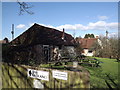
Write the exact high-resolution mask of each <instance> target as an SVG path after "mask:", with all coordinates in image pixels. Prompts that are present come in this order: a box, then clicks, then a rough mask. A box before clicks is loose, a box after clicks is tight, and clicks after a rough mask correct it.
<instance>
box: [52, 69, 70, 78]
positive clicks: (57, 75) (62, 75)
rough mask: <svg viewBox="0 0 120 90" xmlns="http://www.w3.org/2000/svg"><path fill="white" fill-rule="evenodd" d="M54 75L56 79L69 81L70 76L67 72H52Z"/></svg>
mask: <svg viewBox="0 0 120 90" xmlns="http://www.w3.org/2000/svg"><path fill="white" fill-rule="evenodd" d="M52 75H53V77H54V78H57V79H62V80H67V78H68V74H67V72H60V71H52Z"/></svg>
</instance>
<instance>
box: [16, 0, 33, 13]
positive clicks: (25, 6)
mask: <svg viewBox="0 0 120 90" xmlns="http://www.w3.org/2000/svg"><path fill="white" fill-rule="evenodd" d="M17 3H18V4H19V7H20V13H19V15H23V13H24V12H26V13H28V14H30V15H32V14H34V12H32V11H30V10H29V9H30V8H32V7H33V6H30V5H28V4H27V3H26V2H20V1H18V0H17Z"/></svg>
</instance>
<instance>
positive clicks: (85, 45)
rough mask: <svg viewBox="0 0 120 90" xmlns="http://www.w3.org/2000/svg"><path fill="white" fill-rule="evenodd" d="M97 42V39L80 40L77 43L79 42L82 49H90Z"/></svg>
mask: <svg viewBox="0 0 120 90" xmlns="http://www.w3.org/2000/svg"><path fill="white" fill-rule="evenodd" d="M95 41H97V38H78V39H77V42H79V43H80V44H81V46H82V48H86V49H89V48H91V47H92V46H93V44H94V43H95Z"/></svg>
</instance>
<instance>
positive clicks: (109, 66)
mask: <svg viewBox="0 0 120 90" xmlns="http://www.w3.org/2000/svg"><path fill="white" fill-rule="evenodd" d="M94 58H96V59H98V60H99V61H100V62H102V63H100V67H88V66H84V67H85V68H86V69H87V70H88V71H89V72H90V83H91V88H109V87H108V85H107V83H106V82H105V81H107V82H108V83H109V84H110V86H111V87H112V88H117V87H118V86H117V85H118V62H116V59H108V58H98V57H94ZM111 80H112V81H111ZM116 84H117V85H116Z"/></svg>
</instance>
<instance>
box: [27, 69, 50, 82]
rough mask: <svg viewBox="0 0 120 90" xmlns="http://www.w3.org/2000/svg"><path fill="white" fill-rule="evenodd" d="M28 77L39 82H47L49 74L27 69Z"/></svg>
mask: <svg viewBox="0 0 120 90" xmlns="http://www.w3.org/2000/svg"><path fill="white" fill-rule="evenodd" d="M28 76H29V77H32V78H38V79H41V80H47V81H49V72H46V71H39V70H33V69H28Z"/></svg>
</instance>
